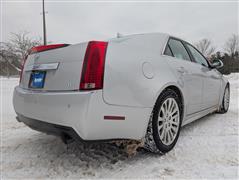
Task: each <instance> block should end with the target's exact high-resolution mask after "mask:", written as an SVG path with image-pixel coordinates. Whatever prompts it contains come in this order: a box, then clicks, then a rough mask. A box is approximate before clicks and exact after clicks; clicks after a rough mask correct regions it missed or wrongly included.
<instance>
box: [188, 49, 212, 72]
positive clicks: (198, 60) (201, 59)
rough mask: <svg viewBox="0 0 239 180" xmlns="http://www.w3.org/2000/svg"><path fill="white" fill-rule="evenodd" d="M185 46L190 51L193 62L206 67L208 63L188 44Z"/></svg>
mask: <svg viewBox="0 0 239 180" xmlns="http://www.w3.org/2000/svg"><path fill="white" fill-rule="evenodd" d="M186 46H187V47H188V49H189V50H190V52H191V54H192V56H193V58H194V60H195V61H196V62H197V63H198V64H201V65H203V66H206V67H208V62H207V60H206V59H205V58H204V57H203V56H202V55H201V54H200V53H199V52H198V51H197V50H196V49H195V48H194V47H193V46H191V45H190V44H186Z"/></svg>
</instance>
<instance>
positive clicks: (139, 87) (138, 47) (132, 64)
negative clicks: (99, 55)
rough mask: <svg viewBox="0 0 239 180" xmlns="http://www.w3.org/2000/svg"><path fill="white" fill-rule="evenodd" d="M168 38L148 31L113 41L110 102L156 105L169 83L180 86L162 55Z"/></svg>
mask: <svg viewBox="0 0 239 180" xmlns="http://www.w3.org/2000/svg"><path fill="white" fill-rule="evenodd" d="M167 39H168V36H167V35H163V34H148V35H135V36H132V37H131V36H130V37H124V38H119V39H115V40H112V41H109V45H108V49H107V55H106V64H105V76H104V89H103V98H104V101H105V102H106V103H108V104H112V105H122V106H134V107H153V106H154V103H155V102H156V99H157V97H158V95H159V94H160V92H161V91H162V90H163V89H164V88H165V87H166V86H168V85H176V83H177V79H176V77H175V76H174V74H173V73H172V71H170V69H169V67H168V64H167V62H166V61H165V60H164V57H163V56H162V50H163V49H164V46H165V44H166V42H167ZM145 63H147V68H146V69H144V70H143V68H142V67H143V64H145ZM143 71H148V72H146V73H148V74H150V76H151V77H150V78H147V77H146V76H144V73H143Z"/></svg>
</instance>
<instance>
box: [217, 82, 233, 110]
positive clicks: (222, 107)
mask: <svg viewBox="0 0 239 180" xmlns="http://www.w3.org/2000/svg"><path fill="white" fill-rule="evenodd" d="M229 103H230V88H229V85H227V86H226V88H225V90H224V95H223V99H222V103H221V105H220V110H219V113H226V112H227V111H228V109H229Z"/></svg>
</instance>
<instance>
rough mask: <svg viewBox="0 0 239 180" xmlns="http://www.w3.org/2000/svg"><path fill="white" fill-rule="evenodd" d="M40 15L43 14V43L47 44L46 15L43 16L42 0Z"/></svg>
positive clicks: (43, 3)
mask: <svg viewBox="0 0 239 180" xmlns="http://www.w3.org/2000/svg"><path fill="white" fill-rule="evenodd" d="M42 16H43V41H44V45H46V44H47V40H46V17H45V1H44V0H42Z"/></svg>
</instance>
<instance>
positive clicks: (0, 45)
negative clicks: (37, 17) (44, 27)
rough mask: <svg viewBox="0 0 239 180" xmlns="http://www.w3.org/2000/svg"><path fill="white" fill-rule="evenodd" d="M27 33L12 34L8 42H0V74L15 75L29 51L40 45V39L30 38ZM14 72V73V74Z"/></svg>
mask: <svg viewBox="0 0 239 180" xmlns="http://www.w3.org/2000/svg"><path fill="white" fill-rule="evenodd" d="M28 34H29V33H28V32H20V33H12V34H11V38H10V40H9V42H0V65H1V69H0V70H1V72H0V74H3V75H4V74H5V75H9V74H12V73H13V74H16V73H17V72H18V71H19V70H20V69H21V61H22V60H23V59H24V57H25V56H26V54H27V52H28V50H29V49H31V48H32V47H33V46H38V45H40V44H41V39H40V38H38V39H33V38H30V37H29V35H28ZM14 71H15V72H14Z"/></svg>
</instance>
